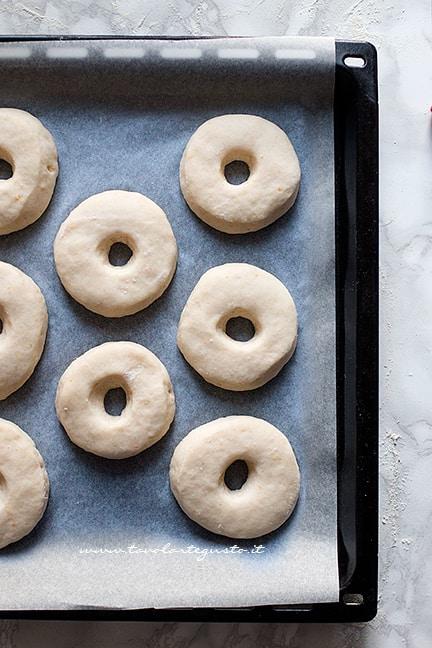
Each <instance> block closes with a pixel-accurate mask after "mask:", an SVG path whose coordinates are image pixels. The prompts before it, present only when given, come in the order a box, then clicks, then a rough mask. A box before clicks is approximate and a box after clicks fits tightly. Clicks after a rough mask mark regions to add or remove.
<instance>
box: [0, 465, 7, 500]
mask: <svg viewBox="0 0 432 648" xmlns="http://www.w3.org/2000/svg"><path fill="white" fill-rule="evenodd" d="M6 490H7V484H6V479H5V478H4V477H3V475H2V474H1V473H0V508H1V507H2V506H3V505H4V504H5V502H6V495H7V493H6Z"/></svg>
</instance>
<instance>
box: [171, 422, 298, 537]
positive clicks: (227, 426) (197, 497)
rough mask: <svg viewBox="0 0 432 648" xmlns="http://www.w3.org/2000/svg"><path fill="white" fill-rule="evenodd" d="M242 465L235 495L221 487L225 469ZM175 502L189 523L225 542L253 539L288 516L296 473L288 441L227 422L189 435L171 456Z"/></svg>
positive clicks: (272, 431) (254, 425) (270, 429)
mask: <svg viewBox="0 0 432 648" xmlns="http://www.w3.org/2000/svg"><path fill="white" fill-rule="evenodd" d="M237 460H243V461H244V462H246V464H247V466H248V471H249V474H248V477H247V480H246V482H245V483H244V484H243V486H242V487H241V488H240V489H239V490H230V489H229V488H228V486H227V485H226V484H225V481H224V475H225V471H226V469H227V468H228V467H229V466H230V465H231V464H232V463H234V461H237ZM170 482H171V489H172V491H173V493H174V496H175V498H176V500H177V502H178V503H179V505H180V507H181V508H182V509H183V511H184V512H185V513H186V515H188V516H189V517H190V518H191V519H192V520H194V521H195V522H197V523H198V524H200V525H201V526H203V527H204V528H205V529H208V530H209V531H213V533H218V534H220V535H224V536H228V537H229V538H257V537H259V536H262V535H265V534H266V533H270V532H271V531H274V530H275V529H277V528H278V527H280V526H281V524H283V523H284V522H285V521H286V520H287V519H288V518H289V516H290V515H291V513H292V511H293V509H294V507H295V505H296V502H297V498H298V493H299V485H300V473H299V469H298V466H297V462H296V458H295V456H294V452H293V450H292V448H291V445H290V443H289V441H288V439H287V438H286V437H285V436H284V435H283V434H282V432H280V431H279V430H278V429H277V428H275V427H274V426H273V425H271V424H270V423H267V421H264V420H262V419H258V418H254V417H253V416H227V417H226V418H219V419H216V420H215V421H211V422H210V423H206V424H205V425H201V426H200V427H198V428H196V429H195V430H192V432H189V434H188V435H187V436H186V437H185V438H184V439H183V441H181V442H180V443H179V445H178V446H177V448H176V449H175V451H174V454H173V457H172V460H171V466H170Z"/></svg>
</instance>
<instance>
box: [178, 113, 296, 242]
mask: <svg viewBox="0 0 432 648" xmlns="http://www.w3.org/2000/svg"><path fill="white" fill-rule="evenodd" d="M235 160H240V161H242V162H245V163H246V164H247V165H248V167H249V172H250V175H249V177H248V179H247V180H246V181H245V182H243V183H242V184H230V183H229V182H228V180H227V179H226V178H225V175H224V171H225V166H226V165H227V164H229V163H230V162H233V161H235ZM299 185H300V165H299V161H298V158H297V155H296V152H295V150H294V148H293V146H292V144H291V142H290V140H289V139H288V137H287V135H286V134H285V133H284V131H283V130H282V129H280V128H279V126H276V124H273V122H270V121H268V120H267V119H263V118H262V117H257V116H255V115H222V116H220V117H214V118H213V119H209V120H208V121H206V122H204V124H202V125H201V126H200V127H199V128H198V129H197V130H196V131H195V133H194V134H193V135H192V137H191V138H190V140H189V142H188V143H187V145H186V148H185V151H184V153H183V157H182V159H181V163H180V186H181V190H182V192H183V196H184V198H185V200H186V202H187V203H188V205H189V207H190V208H191V209H192V211H193V212H195V214H196V215H197V216H199V218H201V220H203V221H204V222H205V223H207V224H208V225H210V226H211V227H214V228H215V229H217V230H220V231H221V232H227V233H228V234H243V233H245V232H254V231H256V230H259V229H261V228H263V227H266V226H267V225H270V223H273V222H274V221H275V220H276V219H278V218H279V217H280V216H282V214H285V212H287V211H288V209H290V207H292V205H293V204H294V202H295V199H296V197H297V193H298V189H299Z"/></svg>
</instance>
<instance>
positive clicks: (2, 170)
mask: <svg viewBox="0 0 432 648" xmlns="http://www.w3.org/2000/svg"><path fill="white" fill-rule="evenodd" d="M12 176H13V168H12V165H11V164H9V162H8V161H7V160H3V159H0V180H9V178H12Z"/></svg>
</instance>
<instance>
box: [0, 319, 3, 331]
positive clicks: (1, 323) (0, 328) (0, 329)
mask: <svg viewBox="0 0 432 648" xmlns="http://www.w3.org/2000/svg"><path fill="white" fill-rule="evenodd" d="M2 333H3V320H2V318H1V317H0V335H1V334H2Z"/></svg>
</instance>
